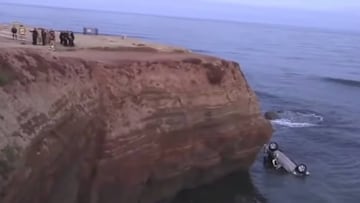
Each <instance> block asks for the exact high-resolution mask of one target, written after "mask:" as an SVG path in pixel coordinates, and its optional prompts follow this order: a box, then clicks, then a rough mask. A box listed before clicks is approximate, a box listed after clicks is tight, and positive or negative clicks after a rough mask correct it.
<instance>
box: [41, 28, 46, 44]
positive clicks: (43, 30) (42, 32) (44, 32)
mask: <svg viewBox="0 0 360 203" xmlns="http://www.w3.org/2000/svg"><path fill="white" fill-rule="evenodd" d="M41 39H42V45H43V46H45V45H46V31H45V29H42V30H41Z"/></svg>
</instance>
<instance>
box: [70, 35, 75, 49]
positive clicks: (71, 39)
mask: <svg viewBox="0 0 360 203" xmlns="http://www.w3.org/2000/svg"><path fill="white" fill-rule="evenodd" d="M74 40H75V35H74V32H73V31H71V32H70V34H69V46H71V47H73V46H75V45H74Z"/></svg>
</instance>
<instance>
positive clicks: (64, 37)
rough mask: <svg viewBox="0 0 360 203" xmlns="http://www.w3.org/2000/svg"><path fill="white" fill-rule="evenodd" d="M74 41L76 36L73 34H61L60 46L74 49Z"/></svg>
mask: <svg viewBox="0 0 360 203" xmlns="http://www.w3.org/2000/svg"><path fill="white" fill-rule="evenodd" d="M74 40H75V36H74V33H73V32H71V31H70V32H60V44H62V45H63V46H65V47H67V46H70V47H73V46H74Z"/></svg>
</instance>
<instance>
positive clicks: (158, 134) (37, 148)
mask: <svg viewBox="0 0 360 203" xmlns="http://www.w3.org/2000/svg"><path fill="white" fill-rule="evenodd" d="M271 133H272V129H271V125H270V123H269V122H268V121H266V120H265V119H264V118H263V116H262V115H261V112H260V110H259V104H258V101H257V98H256V96H255V94H254V92H253V91H252V90H251V88H250V87H249V85H248V84H247V82H246V79H245V77H244V75H243V74H242V72H241V70H240V68H239V65H238V64H237V63H235V62H230V61H225V60H221V59H218V58H214V57H210V56H204V55H197V54H191V53H177V52H166V53H165V52H159V51H149V50H99V49H91V50H89V49H87V50H85V49H84V50H74V51H63V52H60V51H59V52H48V51H47V50H42V49H35V48H34V49H32V48H19V47H11V48H0V140H1V142H0V190H1V191H2V193H1V199H0V200H1V202H3V203H45V202H46V203H76V202H78V203H90V202H91V203H115V202H116V203H119V202H124V203H138V202H141V203H153V202H157V201H160V200H163V199H166V198H169V197H172V196H173V195H174V194H176V192H178V191H180V190H182V189H184V188H192V187H196V186H198V185H201V184H206V183H208V182H210V181H213V180H215V179H217V178H220V177H222V176H224V175H225V174H228V173H230V172H233V171H235V170H248V168H249V167H250V166H251V164H252V163H253V161H254V160H255V158H256V156H257V153H258V152H259V150H260V149H261V147H262V146H263V144H264V143H266V142H267V141H268V140H269V139H270V136H271Z"/></svg>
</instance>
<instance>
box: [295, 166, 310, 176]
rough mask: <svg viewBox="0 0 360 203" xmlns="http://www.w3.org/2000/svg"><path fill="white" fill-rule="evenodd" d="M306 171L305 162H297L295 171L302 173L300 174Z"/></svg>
mask: <svg viewBox="0 0 360 203" xmlns="http://www.w3.org/2000/svg"><path fill="white" fill-rule="evenodd" d="M306 171H307V167H306V165H305V164H299V165H298V166H297V167H296V172H298V173H300V174H302V175H305V174H306Z"/></svg>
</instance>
